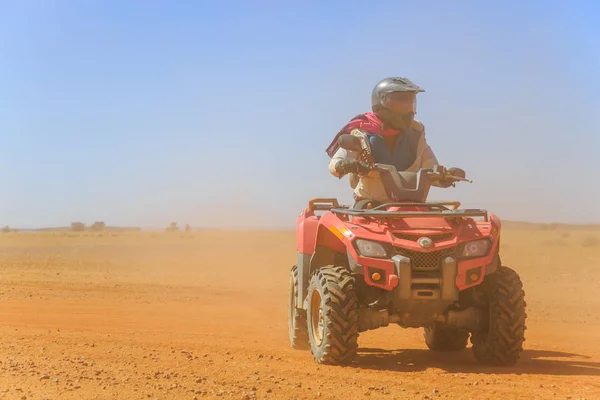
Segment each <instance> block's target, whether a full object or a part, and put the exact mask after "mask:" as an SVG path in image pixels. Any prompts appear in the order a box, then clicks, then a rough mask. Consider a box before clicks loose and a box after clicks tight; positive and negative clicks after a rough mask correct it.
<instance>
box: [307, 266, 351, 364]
mask: <svg viewBox="0 0 600 400" xmlns="http://www.w3.org/2000/svg"><path fill="white" fill-rule="evenodd" d="M307 320H308V338H309V341H310V348H311V352H312V355H313V357H314V359H315V360H316V361H317V362H318V363H320V364H345V363H348V362H350V361H352V359H353V358H354V356H355V355H356V349H357V347H358V298H357V296H356V292H355V289H354V278H353V277H352V276H351V275H350V272H349V271H348V270H346V269H345V268H342V267H335V266H329V267H324V268H321V269H319V270H318V271H316V272H315V273H314V275H313V276H312V278H311V281H310V285H309V289H308V313H307Z"/></svg>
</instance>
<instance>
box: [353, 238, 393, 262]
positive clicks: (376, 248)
mask: <svg viewBox="0 0 600 400" xmlns="http://www.w3.org/2000/svg"><path fill="white" fill-rule="evenodd" d="M356 248H357V249H358V254H360V255H361V256H363V257H373V258H386V257H387V251H386V250H385V247H383V245H382V244H381V243H377V242H372V241H370V240H364V239H356Z"/></svg>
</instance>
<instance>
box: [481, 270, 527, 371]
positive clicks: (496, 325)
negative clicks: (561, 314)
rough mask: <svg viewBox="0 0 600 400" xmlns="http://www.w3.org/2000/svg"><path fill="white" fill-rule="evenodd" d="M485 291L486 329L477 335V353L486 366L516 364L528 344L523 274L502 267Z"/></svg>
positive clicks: (489, 278)
mask: <svg viewBox="0 0 600 400" xmlns="http://www.w3.org/2000/svg"><path fill="white" fill-rule="evenodd" d="M482 285H483V287H482V289H483V290H484V293H485V297H486V298H487V303H488V313H487V318H486V320H487V321H486V324H485V325H486V327H485V329H484V330H483V331H481V332H473V335H472V336H471V343H473V353H474V355H475V357H476V358H477V359H478V360H479V361H480V362H481V363H483V364H488V365H514V364H516V362H517V361H518V360H519V357H520V355H521V353H522V352H523V342H524V341H525V329H526V326H525V319H526V318H527V314H526V313H525V307H526V305H527V304H526V302H525V292H524V291H523V283H522V282H521V279H520V278H519V275H518V274H517V273H516V272H515V271H513V270H512V269H510V268H508V267H505V266H501V267H498V270H497V271H496V272H494V273H493V274H491V275H489V276H487V277H486V278H485V281H484V282H483V284H482Z"/></svg>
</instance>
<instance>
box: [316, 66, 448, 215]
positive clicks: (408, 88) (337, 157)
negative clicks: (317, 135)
mask: <svg viewBox="0 0 600 400" xmlns="http://www.w3.org/2000/svg"><path fill="white" fill-rule="evenodd" d="M424 91H425V90H423V89H422V88H420V87H419V86H417V85H415V84H414V83H413V82H411V81H410V80H408V79H406V78H396V77H393V78H385V79H383V80H381V81H379V82H378V83H377V85H375V87H374V88H373V92H372V94H371V108H372V110H373V112H367V113H364V114H361V115H358V116H356V117H354V118H353V119H352V120H351V121H350V122H349V123H348V124H347V125H346V126H344V127H343V128H342V129H341V130H340V132H338V134H337V135H336V136H335V138H334V140H333V142H332V143H331V144H330V145H329V147H328V148H327V154H328V155H329V157H331V161H330V162H329V172H331V174H332V175H334V176H336V177H338V178H340V179H341V178H342V177H343V176H344V175H346V174H350V186H351V187H352V188H353V189H354V199H355V200H356V201H357V202H359V201H361V200H371V201H376V202H380V203H385V202H388V201H390V199H389V197H388V195H387V193H386V191H385V189H384V186H383V184H382V182H381V179H380V178H379V174H378V173H376V172H372V171H370V169H369V166H368V165H367V163H365V162H364V161H362V160H360V159H359V155H358V153H357V152H354V151H349V150H346V149H344V148H341V147H340V146H339V144H338V138H339V137H340V136H341V135H343V134H347V133H353V134H354V135H356V136H362V137H364V138H365V139H366V140H367V141H368V144H369V147H370V149H371V157H372V160H371V161H372V162H373V163H381V164H388V165H393V166H394V167H396V170H397V171H407V172H416V171H418V170H419V169H421V168H433V167H434V166H435V165H437V164H438V160H437V159H436V157H435V154H434V153H433V150H432V149H431V147H430V146H429V145H428V144H427V141H426V140H425V127H424V126H423V124H422V123H421V122H419V121H417V120H415V119H414V116H415V114H416V113H417V108H416V104H417V93H419V92H424ZM453 172H456V171H453ZM458 173H459V174H460V172H458ZM452 183H453V181H452V180H440V181H436V182H435V183H433V185H434V186H438V187H449V186H451V185H452Z"/></svg>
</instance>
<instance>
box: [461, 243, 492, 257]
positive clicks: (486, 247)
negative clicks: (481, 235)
mask: <svg viewBox="0 0 600 400" xmlns="http://www.w3.org/2000/svg"><path fill="white" fill-rule="evenodd" d="M490 248H491V243H490V241H489V240H488V239H478V240H473V241H472V242H467V243H465V244H463V245H462V251H461V257H462V258H475V257H484V256H487V255H488V254H489V252H490Z"/></svg>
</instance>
